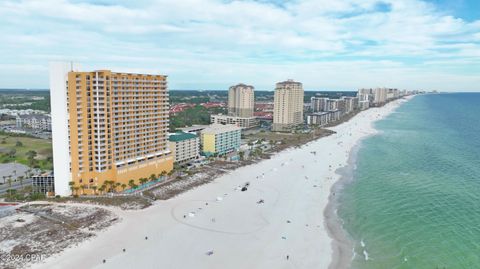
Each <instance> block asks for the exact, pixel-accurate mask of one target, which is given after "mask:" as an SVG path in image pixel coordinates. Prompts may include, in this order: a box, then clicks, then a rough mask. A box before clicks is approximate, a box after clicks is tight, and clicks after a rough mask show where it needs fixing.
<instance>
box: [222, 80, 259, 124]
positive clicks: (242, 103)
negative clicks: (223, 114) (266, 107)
mask: <svg viewBox="0 0 480 269" xmlns="http://www.w3.org/2000/svg"><path fill="white" fill-rule="evenodd" d="M253 107H254V93H253V86H250V85H245V84H238V85H235V86H232V87H230V89H229V90H228V115H230V116H236V117H243V118H249V117H253Z"/></svg>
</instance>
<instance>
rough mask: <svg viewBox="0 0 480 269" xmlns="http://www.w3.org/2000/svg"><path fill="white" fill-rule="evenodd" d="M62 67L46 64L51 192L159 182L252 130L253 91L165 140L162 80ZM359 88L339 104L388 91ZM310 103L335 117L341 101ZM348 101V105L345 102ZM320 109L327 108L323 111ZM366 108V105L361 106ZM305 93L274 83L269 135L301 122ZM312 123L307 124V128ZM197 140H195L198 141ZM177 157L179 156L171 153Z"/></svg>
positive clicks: (237, 94)
mask: <svg viewBox="0 0 480 269" xmlns="http://www.w3.org/2000/svg"><path fill="white" fill-rule="evenodd" d="M77 70H78V67H76V66H73V65H72V64H66V63H52V64H51V66H50V92H51V107H52V132H53V133H52V138H53V158H54V182H55V183H54V188H55V194H57V195H70V194H71V189H72V186H71V185H70V184H71V183H70V182H73V183H74V184H75V185H76V186H84V187H85V186H86V192H87V193H88V190H94V189H98V188H99V186H100V185H102V184H103V183H104V182H105V181H106V180H108V181H115V182H118V183H122V184H128V182H130V180H131V179H133V180H134V181H135V183H136V184H138V182H139V179H140V178H149V177H151V175H154V176H155V177H160V176H161V174H165V173H168V172H169V171H171V170H172V169H173V166H174V162H175V161H183V160H187V159H189V158H190V157H191V156H195V155H197V154H198V150H197V148H198V147H199V143H201V146H202V148H203V153H204V154H205V155H207V156H208V155H212V154H213V155H221V154H225V153H228V152H231V151H234V150H238V148H239V147H240V129H242V128H248V127H251V126H254V125H255V122H256V121H255V117H254V116H253V111H254V88H253V87H252V86H249V85H245V84H239V85H236V86H232V87H230V89H229V92H228V115H212V123H213V124H212V125H211V126H209V127H208V128H205V129H204V130H202V131H201V134H200V139H199V138H198V136H196V135H193V134H187V133H182V134H176V135H173V136H171V138H170V139H169V134H168V124H169V121H168V120H169V101H168V89H167V76H164V75H149V74H131V73H115V72H112V71H110V70H96V71H91V72H83V71H77ZM379 92H380V91H379V90H361V91H359V94H358V97H351V98H347V99H348V100H347V99H346V100H344V101H342V102H343V103H342V104H340V105H341V106H352V108H353V106H359V104H366V103H371V102H372V101H373V102H384V101H385V100H387V98H388V97H387V95H388V94H390V92H389V90H385V91H383V90H382V91H381V92H382V93H379ZM322 100H323V99H321V98H319V99H318V100H316V99H313V98H312V105H313V104H314V103H315V106H316V108H314V109H313V110H314V111H315V110H317V111H324V112H318V113H313V114H312V115H310V116H309V117H320V118H321V117H322V115H326V114H325V113H327V114H328V113H335V111H336V110H338V109H340V107H338V105H339V104H336V105H332V104H331V103H329V102H330V101H328V100H325V102H327V103H328V104H327V103H323V102H324V101H322ZM350 103H351V104H350ZM321 106H328V107H325V108H322V107H321ZM362 107H363V108H364V106H362ZM303 110H304V91H303V86H302V84H301V83H300V82H295V81H292V80H288V81H284V82H280V83H277V84H276V88H275V95H274V112H273V125H272V130H273V131H288V130H291V129H292V128H293V127H295V126H297V125H300V124H303V123H304V116H303ZM314 120H318V121H320V122H319V124H321V119H314V118H312V119H310V120H309V121H310V123H313V121H314ZM199 141H201V142H199ZM176 155H177V156H176Z"/></svg>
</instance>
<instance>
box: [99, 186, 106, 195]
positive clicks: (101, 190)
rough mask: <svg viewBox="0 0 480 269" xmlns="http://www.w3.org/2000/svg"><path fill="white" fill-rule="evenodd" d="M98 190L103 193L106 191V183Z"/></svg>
mask: <svg viewBox="0 0 480 269" xmlns="http://www.w3.org/2000/svg"><path fill="white" fill-rule="evenodd" d="M98 191H99V192H100V193H103V192H104V191H105V185H102V186H100V188H98Z"/></svg>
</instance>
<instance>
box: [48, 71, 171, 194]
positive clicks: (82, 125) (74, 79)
mask: <svg viewBox="0 0 480 269" xmlns="http://www.w3.org/2000/svg"><path fill="white" fill-rule="evenodd" d="M51 72H58V73H56V74H55V73H54V74H52V73H51V75H50V78H51V95H52V108H53V107H54V106H58V107H56V108H55V109H52V117H53V119H52V129H53V151H54V156H53V157H54V173H55V174H54V176H55V192H56V194H60V195H68V194H69V193H70V190H69V188H68V182H70V181H73V182H74V183H75V185H76V186H82V185H85V186H86V187H87V191H86V192H90V193H91V192H92V191H91V189H93V188H95V187H96V188H97V189H98V188H99V187H100V186H101V185H102V184H103V182H104V181H105V180H113V181H115V182H119V183H121V184H126V185H128V182H129V180H131V179H133V180H135V183H136V184H138V183H139V178H148V177H150V175H152V174H154V175H156V176H158V175H159V174H160V173H162V171H166V172H169V171H170V170H172V168H173V156H172V154H171V152H170V150H169V148H168V138H167V132H168V90H167V77H166V76H163V75H145V74H127V73H115V72H112V71H110V70H98V71H92V72H78V71H69V72H67V73H66V74H65V68H63V75H62V68H61V67H60V68H56V69H55V68H52V70H51ZM52 79H53V80H55V79H58V80H62V79H63V81H64V82H65V84H64V87H63V88H62V87H61V86H60V85H61V84H60V83H59V82H58V81H57V83H55V81H52ZM62 91H64V92H65V93H66V94H63V95H62ZM55 95H57V96H55ZM62 97H63V98H65V97H66V100H65V101H63V100H62ZM55 100H58V103H56V102H55ZM62 101H63V102H62ZM65 105H66V106H65ZM64 108H66V110H64ZM54 110H56V111H54ZM62 110H64V113H66V115H61V114H60V113H61V112H62ZM55 112H56V113H57V114H55ZM65 120H66V121H65ZM65 124H66V125H67V126H65ZM65 128H67V130H66V131H67V132H65ZM65 133H67V135H68V137H67V138H66V139H67V142H68V149H67V150H68V155H67V153H66V151H65V149H64V148H62V144H63V145H64V144H65V141H63V140H65V137H64V136H65ZM65 157H67V158H66V159H65ZM58 158H60V159H58ZM57 166H60V167H57ZM62 166H67V167H68V171H67V170H66V169H65V168H64V167H62ZM94 186H95V187H94ZM66 187H67V188H66ZM89 190H90V191H89Z"/></svg>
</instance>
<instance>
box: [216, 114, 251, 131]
mask: <svg viewBox="0 0 480 269" xmlns="http://www.w3.org/2000/svg"><path fill="white" fill-rule="evenodd" d="M210 123H211V124H233V125H236V126H238V127H240V128H242V129H250V128H253V127H256V126H258V121H257V119H256V118H255V117H238V116H229V115H222V114H218V115H210Z"/></svg>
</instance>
